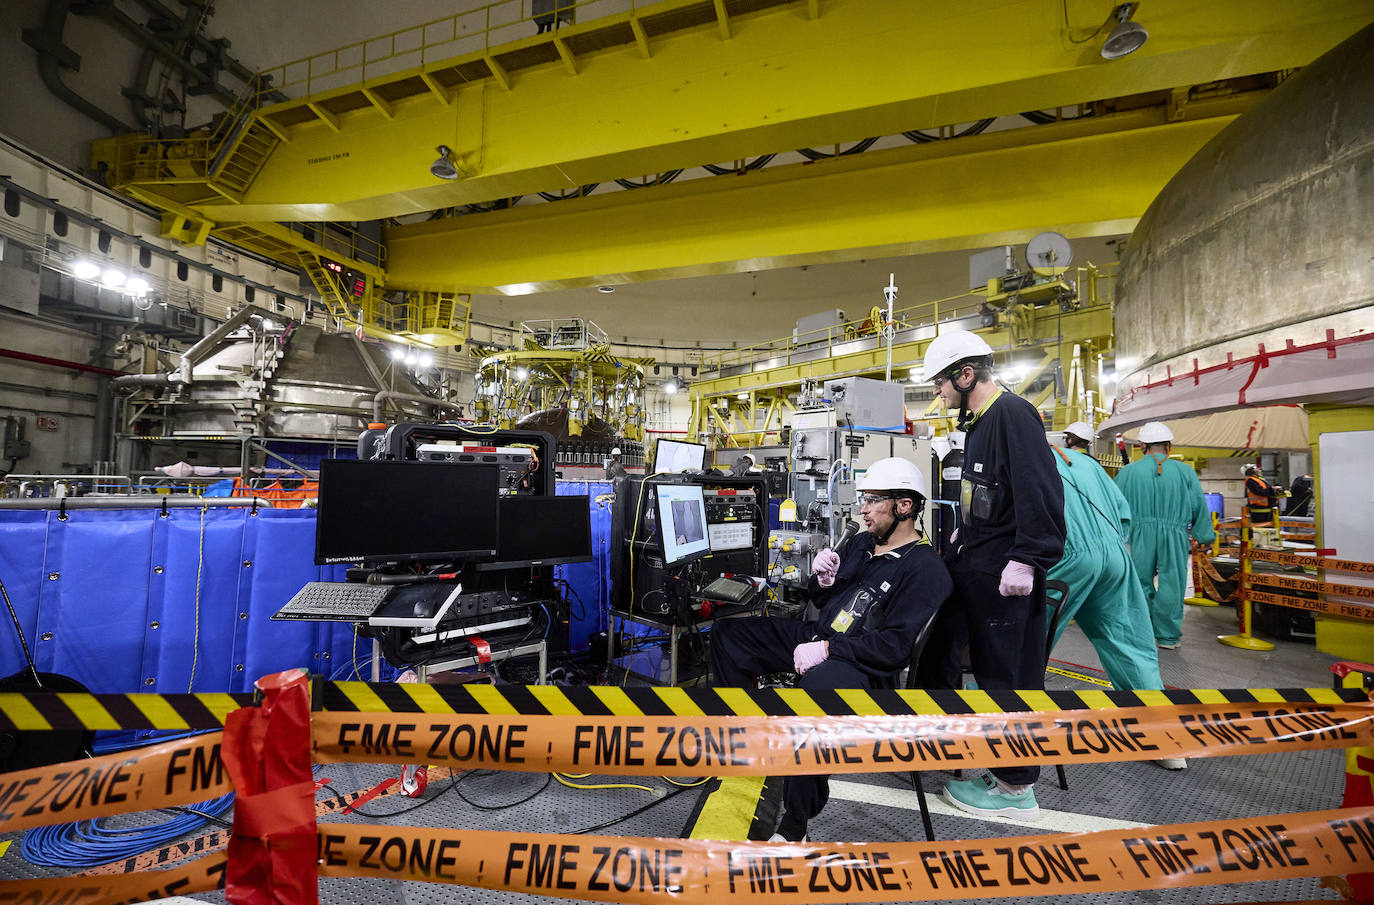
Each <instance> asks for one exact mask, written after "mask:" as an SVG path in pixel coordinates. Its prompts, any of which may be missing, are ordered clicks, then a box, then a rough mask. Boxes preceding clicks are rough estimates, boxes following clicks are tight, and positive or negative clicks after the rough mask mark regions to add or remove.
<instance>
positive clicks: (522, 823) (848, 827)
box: [0, 607, 1344, 905]
mask: <svg viewBox="0 0 1374 905" xmlns="http://www.w3.org/2000/svg"><path fill="white" fill-rule="evenodd" d="M1234 628H1235V616H1234V612H1233V611H1232V610H1231V609H1230V608H1227V607H1219V608H1213V609H1208V608H1197V607H1188V608H1187V612H1186V614H1185V620H1184V642H1183V645H1182V646H1181V647H1180V648H1179V649H1178V650H1177V651H1160V667H1161V670H1162V672H1163V675H1164V681H1165V683H1166V684H1168V685H1174V686H1179V687H1195V688H1204V687H1205V688H1241V687H1275V686H1278V687H1285V686H1287V687H1304V688H1314V687H1329V686H1330V684H1331V674H1330V672H1329V670H1328V666H1329V664H1330V663H1331V662H1332V658H1331V657H1328V656H1327V655H1325V654H1321V653H1319V652H1317V651H1316V650H1315V649H1314V648H1313V647H1310V646H1308V645H1304V644H1297V643H1292V642H1277V647H1276V649H1275V650H1274V651H1273V652H1272V653H1253V652H1249V651H1240V650H1237V649H1235V648H1230V647H1226V646H1224V645H1221V644H1218V643H1217V642H1216V641H1215V640H1214V639H1215V636H1216V635H1218V634H1225V633H1227V632H1230V631H1234ZM1054 657H1055V659H1056V660H1063V661H1067V662H1070V663H1074V664H1078V665H1079V666H1082V667H1088V668H1089V671H1090V672H1092V671H1094V670H1097V669H1098V668H1099V667H1100V664H1099V661H1098V659H1097V655H1096V653H1095V652H1094V651H1093V649H1092V646H1091V644H1090V643H1089V642H1088V641H1087V639H1086V638H1085V637H1083V635H1082V633H1081V632H1080V631H1079V630H1078V628H1077V627H1076V626H1071V627H1070V628H1069V630H1068V631H1067V632H1066V633H1065V634H1064V637H1063V639H1062V640H1061V641H1060V643H1059V646H1058V647H1056V649H1055V652H1054ZM1093 674H1100V673H1096V672H1094V673H1093ZM1046 684H1047V686H1048V687H1049V688H1052V689H1080V690H1081V689H1083V688H1085V687H1089V686H1087V685H1085V683H1082V682H1080V681H1077V680H1074V679H1069V678H1065V677H1062V676H1057V675H1053V674H1051V675H1049V676H1047V680H1046ZM1094 687H1095V686H1094ZM1066 769H1067V774H1068V780H1069V789H1068V791H1064V790H1061V789H1060V788H1059V786H1058V785H1057V784H1056V783H1055V781H1054V772H1053V770H1052V769H1047V770H1045V771H1044V772H1043V773H1042V776H1041V781H1040V783H1039V784H1038V785H1037V787H1036V797H1037V799H1038V800H1039V802H1040V806H1041V807H1042V808H1046V809H1050V810H1055V811H1064V812H1071V813H1073V814H1083V815H1089V816H1091V817H1103V818H1116V819H1119V820H1128V821H1134V822H1139V823H1146V824H1160V823H1184V822H1189V821H1204V820H1217V819H1225V818H1232V817H1250V816H1257V815H1261V814H1277V813H1284V812H1287V811H1302V810H1317V809H1322V808H1330V807H1337V806H1339V804H1340V799H1341V790H1342V787H1343V784H1344V755H1343V753H1342V752H1340V751H1317V752H1299V753H1294V754H1265V755H1257V756H1252V757H1228V758H1205V759H1204V758H1195V759H1193V760H1190V761H1189V766H1188V769H1187V770H1184V771H1182V772H1170V771H1166V770H1163V769H1161V768H1159V767H1158V766H1155V765H1154V764H1152V763H1126V764H1083V765H1071V766H1069V767H1067V768H1066ZM397 772H398V770H397V768H395V767H393V766H389V765H385V764H330V765H327V766H324V767H322V768H320V771H319V773H318V776H321V777H328V778H329V779H330V780H331V785H332V786H333V787H334V788H335V789H338V790H339V791H340V792H345V793H346V792H350V791H353V790H356V789H367V788H371V787H372V786H375V785H376V784H377V783H379V782H381V781H383V780H385V779H387V778H389V777H392V776H395V775H397ZM924 776H925V785H926V791H927V794H928V795H929V796H930V797H931V799H932V802H933V801H934V800H935V799H936V798H937V796H938V793H939V789H940V786H941V785H942V784H943V782H944V781H945V780H947V779H950V778H952V774H950V773H947V772H943V771H935V772H928V773H926V774H924ZM545 778H546V775H545V774H526V773H500V772H475V773H472V774H469V775H466V776H465V778H463V779H461V780H460V783H459V785H458V787H457V789H453V788H451V782H450V781H449V780H443V781H435V782H433V783H431V784H430V786H429V791H428V792H427V793H426V798H427V799H433V800H432V801H431V803H429V804H427V805H426V806H424V807H422V808H419V809H417V810H413V811H409V812H407V813H399V814H398V813H397V812H400V811H403V810H405V809H407V808H410V807H412V806H413V805H415V804H416V803H417V802H415V801H412V800H411V799H406V798H402V797H400V796H392V797H387V798H382V799H377V800H374V801H372V802H369V803H368V804H366V805H364V806H363V809H364V810H365V811H367V812H368V813H369V814H378V815H389V814H396V816H394V817H364V816H361V815H357V814H349V815H340V814H337V813H334V814H329V815H327V816H325V817H323V818H321V822H322V823H328V822H336V821H347V822H354V823H378V824H392V825H411V826H446V827H459V828H466V829H491V830H506V831H519V832H549V833H553V832H568V831H570V830H574V829H581V828H583V827H588V826H594V825H597V824H601V823H604V822H606V821H609V820H613V819H615V818H617V817H619V816H621V815H623V814H627V813H629V812H630V811H633V810H635V809H637V808H639V807H641V806H643V805H645V804H648V803H649V802H650V801H654V800H658V798H656V797H655V794H656V795H657V796H659V797H662V796H666V795H667V794H668V793H670V792H672V791H674V790H675V789H676V787H675V786H672V785H670V784H669V783H667V782H666V781H665V780H663V779H661V778H658V777H652V778H646V779H638V778H627V777H605V778H602V779H598V778H596V777H592V778H589V779H587V780H583V781H584V782H597V781H606V782H625V781H629V782H637V783H640V784H643V785H647V786H650V787H652V788H654V789H655V790H656V793H655V794H650V793H647V792H643V791H640V790H635V789H615V790H603V791H580V790H576V789H569V788H565V787H563V786H561V785H559V784H557V783H550V784H549V785H548V786H547V787H546V788H545V789H544V791H542V792H541V793H539V794H538V795H537V796H536V797H535V798H534V799H533V800H531V801H529V802H527V803H525V804H522V805H518V806H516V807H512V808H509V809H505V810H480V809H478V808H475V807H473V806H472V805H469V804H468V803H467V802H465V801H463V799H462V798H461V797H460V796H459V794H458V792H461V793H462V794H463V795H465V796H467V798H468V799H470V800H471V801H473V802H475V803H477V804H481V805H487V806H499V805H501V804H504V803H508V802H512V801H519V800H520V799H523V798H525V797H526V796H527V795H529V794H530V793H531V792H533V791H534V790H535V789H538V788H539V787H540V786H541V785H542V784H543V783H544V781H545ZM836 778H837V779H842V780H844V781H847V782H853V783H862V784H867V785H868V786H871V787H874V788H876V789H879V790H884V789H890V790H892V792H893V799H894V804H893V806H885V805H883V804H858V803H855V802H852V801H846V800H842V799H839V798H832V801H831V804H830V805H829V806H828V807H827V808H826V809H825V811H823V812H822V813H821V815H820V816H819V817H818V818H816V819H815V820H814V821H812V823H811V826H810V832H811V836H812V839H813V840H817V841H845V840H863V841H873V842H884V841H903V842H909V841H920V840H922V839H923V838H924V835H923V832H922V829H921V821H920V814H919V813H918V812H917V811H916V810H914V809H909V808H907V807H903V806H899V805H898V804H897V799H899V798H900V799H903V800H905V799H908V798H909V797H910V790H911V782H910V779H909V777H908V775H907V774H904V773H895V774H853V775H846V776H837V777H836ZM321 794H322V795H323V794H324V793H321ZM697 794H698V792H697V790H689V791H687V792H685V793H683V794H681V795H677V796H675V797H673V798H671V799H670V800H667V801H663V803H662V804H660V805H658V806H656V807H654V808H652V809H650V810H648V811H647V812H645V813H643V814H640V815H638V816H635V817H633V818H631V819H629V820H626V821H625V822H623V823H620V824H617V825H615V826H614V827H611V828H609V829H606V830H602V831H601V832H603V833H606V834H615V835H627V836H665V837H678V836H681V835H683V832H684V827H685V826H686V824H687V821H688V819H689V816H690V812H691V810H692V807H693V805H694V804H695V802H696V799H697ZM876 797H877V799H878V800H879V801H881V800H882V793H881V792H879V794H878V796H876ZM151 819H152V818H149V817H148V816H146V815H137V814H135V815H129V816H126V817H118V818H113V819H112V822H114V824H115V825H117V826H139V825H144V824H146V823H148V822H150V820H151ZM159 819H160V818H159ZM932 821H933V823H934V827H935V833H936V838H937V839H942V840H950V839H960V838H963V839H976V838H984V837H997V836H1026V835H1035V834H1037V833H1041V832H1045V830H1043V829H1036V828H1034V827H1022V826H1016V825H1011V824H1006V823H992V822H988V821H982V820H978V819H975V818H972V817H966V816H959V817H956V816H949V815H945V814H941V813H935V814H933V815H932ZM212 826H213V825H212ZM208 830H209V828H207V830H206V831H208ZM21 835H22V834H19V833H12V834H8V835H4V836H0V841H3V840H5V839H10V840H14V843H15V844H14V845H13V846H12V847H11V849H10V850H9V852H7V853H6V854H5V856H4V857H3V858H0V879H5V880H20V879H28V878H35V877H42V876H58V875H60V874H61V873H62V872H61V871H56V870H49V869H46V868H39V867H34V866H32V865H29V864H27V863H26V862H24V861H23V859H22V858H20V857H19V852H18V840H19V839H20V836H21ZM194 898H195V899H198V900H201V901H205V902H212V903H217V905H218V903H223V902H224V896H223V894H222V893H213V894H206V895H198V896H195V897H194ZM1262 900H1269V901H1289V900H1330V901H1339V897H1338V896H1337V895H1336V894H1335V893H1334V892H1333V891H1332V890H1328V889H1323V888H1322V887H1321V885H1320V880H1319V879H1317V878H1311V879H1304V880H1284V881H1268V882H1263V883H1245V884H1232V885H1227V886H1206V887H1198V888H1191V889H1175V890H1144V891H1139V892H1126V893H1116V894H1109V895H1100V896H1094V897H1092V899H1091V901H1092V902H1093V903H1095V905H1097V903H1100V905H1128V903H1160V905H1192V903H1198V905H1203V903H1209V905H1210V903H1224V902H1254V901H1262ZM320 901H321V903H322V905H373V903H375V902H379V901H385V902H390V903H396V905H467V903H474V905H475V903H487V905H491V903H498V905H501V903H511V905H513V903H535V902H540V903H552V902H557V901H565V900H558V899H552V898H546V897H542V896H532V895H527V894H524V893H504V892H497V891H492V890H483V889H473V888H468V887H463V886H448V885H441V884H428V883H408V882H398V881H392V880H363V879H329V878H324V879H321V880H320ZM997 901H999V902H1008V903H1021V902H1024V903H1043V902H1044V901H1045V899H1044V898H1043V897H1036V898H1024V899H999V900H997ZM1083 901H1088V899H1086V898H1084V899H1083Z"/></svg>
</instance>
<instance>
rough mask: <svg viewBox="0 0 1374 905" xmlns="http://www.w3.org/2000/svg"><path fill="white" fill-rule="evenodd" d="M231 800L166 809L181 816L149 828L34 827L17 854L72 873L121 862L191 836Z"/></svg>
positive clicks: (96, 823)
mask: <svg viewBox="0 0 1374 905" xmlns="http://www.w3.org/2000/svg"><path fill="white" fill-rule="evenodd" d="M233 800H234V794H233V793H232V792H231V793H229V794H228V795H224V796H222V797H220V798H216V799H214V800H213V801H206V802H202V803H201V804H198V805H195V806H193V807H190V808H167V809H166V810H175V811H180V812H181V813H179V814H177V816H175V817H173V818H172V819H170V820H167V821H164V822H162V823H157V824H153V825H152V826H142V827H134V828H129V829H113V828H110V827H107V826H105V825H103V824H102V823H101V819H102V818H97V819H95V820H79V821H77V822H76V823H63V824H57V825H55V826H40V827H35V828H34V829H31V830H29V831H28V832H27V833H25V834H24V841H23V844H22V845H21V846H20V853H21V854H22V855H23V856H24V860H25V861H28V862H29V863H30V864H39V865H44V866H47V867H65V868H69V869H73V870H80V869H84V868H88V867H96V866H98V865H101V864H109V863H110V862H111V861H123V860H125V859H127V858H132V857H134V856H135V855H141V854H143V853H144V852H147V851H151V850H152V849H155V848H157V847H158V846H160V845H162V844H163V843H164V842H171V841H172V840H173V839H177V838H180V837H181V836H184V835H186V834H187V833H192V832H195V831H196V830H198V829H200V828H201V827H202V826H204V825H205V824H206V822H207V821H209V820H213V819H215V818H218V817H219V815H220V814H223V813H224V812H225V811H226V810H227V809H228V808H229V805H230V804H231V803H232V802H233Z"/></svg>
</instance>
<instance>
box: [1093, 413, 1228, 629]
mask: <svg viewBox="0 0 1374 905" xmlns="http://www.w3.org/2000/svg"><path fill="white" fill-rule="evenodd" d="M1173 440H1174V434H1173V431H1171V430H1169V428H1167V427H1165V426H1164V425H1163V424H1161V423H1159V422H1158V421H1151V422H1149V423H1147V424H1146V425H1145V426H1143V427H1142V428H1141V429H1140V436H1139V438H1138V441H1139V443H1140V445H1141V447H1142V448H1143V449H1144V451H1145V456H1144V457H1143V458H1141V459H1137V460H1136V461H1134V462H1132V463H1131V464H1130V465H1127V466H1126V467H1125V468H1123V469H1121V471H1120V472H1118V473H1117V476H1116V486H1117V487H1119V488H1121V495H1122V496H1124V497H1125V498H1126V502H1127V503H1129V504H1130V505H1131V559H1132V560H1134V561H1135V569H1136V572H1137V573H1139V576H1140V586H1141V588H1142V590H1144V592H1145V599H1146V601H1148V602H1149V604H1150V620H1151V622H1153V623H1154V632H1155V643H1156V644H1158V645H1159V646H1160V647H1162V648H1164V649H1165V650H1175V649H1176V648H1177V647H1178V644H1179V639H1180V638H1182V636H1183V592H1184V588H1185V587H1186V585H1187V582H1188V534H1189V531H1191V532H1192V535H1193V537H1195V538H1196V539H1197V541H1198V543H1202V544H1210V543H1211V542H1212V541H1213V539H1215V537H1216V534H1215V532H1213V531H1212V513H1211V511H1210V510H1209V509H1208V508H1207V500H1206V498H1205V497H1203V495H1202V485H1201V484H1199V483H1198V479H1197V472H1195V471H1193V469H1191V468H1189V467H1188V466H1187V465H1184V464H1183V463H1182V462H1179V461H1177V460H1174V459H1170V458H1169V450H1170V449H1172V448H1173ZM1156 575H1158V581H1156Z"/></svg>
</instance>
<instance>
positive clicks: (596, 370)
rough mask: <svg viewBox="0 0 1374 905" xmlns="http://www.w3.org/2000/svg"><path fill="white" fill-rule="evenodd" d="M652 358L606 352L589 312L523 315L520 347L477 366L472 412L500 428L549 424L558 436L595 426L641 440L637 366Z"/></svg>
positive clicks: (610, 435) (605, 435)
mask: <svg viewBox="0 0 1374 905" xmlns="http://www.w3.org/2000/svg"><path fill="white" fill-rule="evenodd" d="M652 364H653V359H646V358H624V357H619V356H616V355H612V354H611V351H610V339H609V337H608V336H607V335H606V332H605V331H604V330H602V329H601V328H600V327H598V326H597V325H596V324H594V323H592V322H591V321H589V320H583V319H581V318H560V319H550V320H537V321H525V322H524V323H522V324H521V325H520V348H518V349H516V350H513V351H509V352H496V353H494V354H491V355H488V356H486V357H485V358H483V359H482V362H481V364H480V365H479V366H478V368H477V387H476V397H475V399H474V400H473V414H474V417H475V418H476V419H477V420H478V421H479V422H487V423H491V424H495V425H497V426H499V427H502V428H510V427H516V426H521V427H524V426H537V427H540V428H542V429H549V430H550V432H551V433H553V434H554V435H555V437H556V438H557V439H559V440H560V442H561V441H562V440H564V439H566V438H576V437H582V436H584V435H587V436H588V437H589V438H590V436H591V435H593V434H594V435H595V436H596V439H597V440H604V441H607V442H610V443H614V441H616V440H619V439H622V438H623V439H625V440H629V441H633V442H635V443H642V442H643V441H644V401H643V400H644V368H645V367H646V366H648V365H652ZM626 455H627V457H628V456H629V453H626Z"/></svg>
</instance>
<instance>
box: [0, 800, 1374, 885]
mask: <svg viewBox="0 0 1374 905" xmlns="http://www.w3.org/2000/svg"><path fill="white" fill-rule="evenodd" d="M317 844H318V849H317V854H318V855H319V866H318V869H319V874H320V876H323V877H373V878H383V879H390V880H418V881H428V882H432V883H448V884H454V885H460V886H476V887H480V888H483V889H499V890H510V891H515V892H527V893H536V894H541V895H547V896H557V897H561V898H574V899H592V900H597V901H603V902H663V903H669V902H672V903H693V905H695V903H708V902H709V903H711V905H721V903H732V902H738V903H741V905H760V903H793V902H797V903H804V902H873V901H930V900H936V901H943V900H953V899H996V898H1007V897H1014V896H1015V897H1020V896H1033V895H1063V894H1071V893H1079V894H1094V893H1095V894H1101V893H1107V892H1121V891H1129V890H1137V889H1158V888H1178V887H1188V886H1209V885H1216V884H1221V883H1246V882H1253V881H1262V880H1281V879H1293V878H1298V877H1313V876H1328V875H1332V874H1346V873H1353V872H1358V871H1360V870H1368V869H1370V868H1374V807H1365V808H1347V809H1342V810H1330V811H1312V812H1304V813H1297V814H1276V815H1272V816H1266V817H1255V818H1249V819H1239V820H1223V821H1209V822H1205V823H1184V824H1172V825H1166V826H1154V827H1148V828H1142V829H1127V830H1105V831H1101V832H1095V833H1062V834H1051V835H1041V836H1010V837H1005V838H994V839H974V840H961V841H951V842H891V843H884V842H858V843H799V844H775V843H768V842H706V841H700V840H695V839H649V838H634V837H618V836H577V835H566V834H541V833H503V832H493V831H488V830H449V829H436V828H431V827H394V826H369V825H366V824H351V823H350V824H326V825H323V826H321V827H320V828H319V830H318V839H317ZM225 859H226V856H225V855H223V854H217V855H210V856H207V857H205V858H202V859H200V860H198V861H194V862H192V863H191V864H188V865H186V866H184V867H182V868H179V869H177V870H170V871H154V872H150V873H147V874H140V875H137V876H133V877H127V876H120V877H63V878H59V879H51V880H21V881H11V882H5V883H0V905H9V903H14V905H21V903H22V905H116V903H126V902H129V903H131V902H141V901H147V900H149V899H153V898H158V897H163V896H168V895H177V894H187V893H194V892H206V891H209V890H211V889H214V888H216V886H217V885H219V883H221V882H222V880H223V875H224V870H225Z"/></svg>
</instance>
